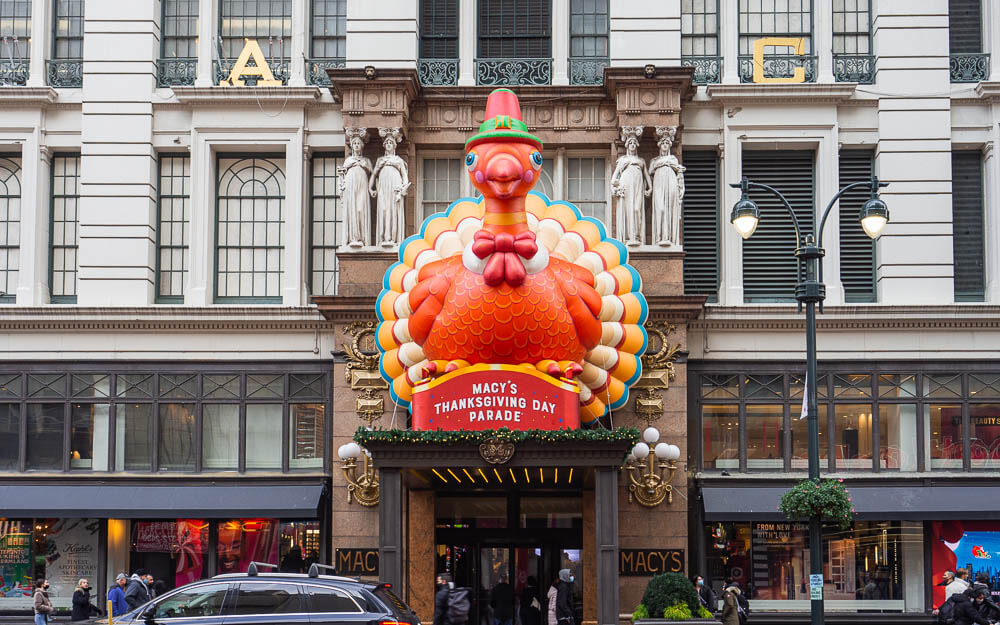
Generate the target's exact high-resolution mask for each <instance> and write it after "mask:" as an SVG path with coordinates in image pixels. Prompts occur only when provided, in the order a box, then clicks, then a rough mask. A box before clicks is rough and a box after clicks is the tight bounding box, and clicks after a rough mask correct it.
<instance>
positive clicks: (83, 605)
mask: <svg viewBox="0 0 1000 625" xmlns="http://www.w3.org/2000/svg"><path fill="white" fill-rule="evenodd" d="M97 614H101V611H100V610H99V609H97V607H95V606H93V605H91V603H90V582H88V581H87V580H85V579H81V580H80V581H79V582H77V584H76V590H74V591H73V612H72V616H71V617H70V620H72V621H74V622H75V621H86V620H87V619H89V618H90V617H91V616H94V615H97Z"/></svg>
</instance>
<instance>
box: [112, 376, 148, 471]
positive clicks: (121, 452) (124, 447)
mask: <svg viewBox="0 0 1000 625" xmlns="http://www.w3.org/2000/svg"><path fill="white" fill-rule="evenodd" d="M119 379H120V378H119ZM115 411H116V412H115V468H116V469H117V470H119V471H121V470H125V471H149V470H151V469H152V468H153V461H152V453H151V449H152V445H153V443H152V440H153V438H152V436H153V406H152V404H118V405H117V406H116V407H115Z"/></svg>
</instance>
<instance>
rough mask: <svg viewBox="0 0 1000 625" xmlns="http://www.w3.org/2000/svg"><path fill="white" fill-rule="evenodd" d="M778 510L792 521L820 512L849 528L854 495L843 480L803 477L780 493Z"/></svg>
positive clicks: (828, 519)
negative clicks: (815, 479)
mask: <svg viewBox="0 0 1000 625" xmlns="http://www.w3.org/2000/svg"><path fill="white" fill-rule="evenodd" d="M778 510H781V512H782V513H784V515H785V516H786V517H788V518H789V520H792V521H801V520H803V519H809V518H811V517H812V516H814V515H818V516H819V517H820V518H821V519H822V520H823V521H825V522H827V523H833V524H836V525H837V526H838V527H840V529H847V528H848V527H850V526H851V523H853V522H854V508H853V507H852V503H851V495H850V493H848V492H847V488H845V487H844V480H842V479H837V480H835V479H825V480H819V481H815V482H814V481H813V480H808V479H806V480H802V481H801V482H799V483H798V484H796V485H795V486H793V487H791V488H789V489H788V490H787V491H786V492H785V494H784V495H782V496H781V504H780V505H779V506H778Z"/></svg>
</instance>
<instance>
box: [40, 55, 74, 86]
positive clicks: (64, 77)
mask: <svg viewBox="0 0 1000 625" xmlns="http://www.w3.org/2000/svg"><path fill="white" fill-rule="evenodd" d="M45 77H46V79H47V81H48V85H49V86H50V87H82V86H83V59H55V60H52V61H46V63H45Z"/></svg>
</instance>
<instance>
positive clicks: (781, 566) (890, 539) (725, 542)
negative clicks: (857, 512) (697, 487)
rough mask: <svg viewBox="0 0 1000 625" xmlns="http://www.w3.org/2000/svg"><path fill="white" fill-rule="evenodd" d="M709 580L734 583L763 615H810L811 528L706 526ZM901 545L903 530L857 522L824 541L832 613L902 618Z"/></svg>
mask: <svg viewBox="0 0 1000 625" xmlns="http://www.w3.org/2000/svg"><path fill="white" fill-rule="evenodd" d="M705 533H706V538H707V541H708V543H707V544H708V564H709V577H710V579H711V582H712V585H713V587H715V588H721V586H722V583H723V580H725V579H727V578H732V579H733V580H735V581H737V582H739V583H740V585H741V586H742V587H743V588H745V589H746V592H747V594H748V596H749V598H750V599H752V600H754V601H755V602H757V607H758V608H760V609H790V610H799V609H806V610H807V609H808V606H809V570H810V564H809V544H808V543H809V540H808V525H805V524H799V523H787V522H756V523H713V524H709V525H706V526H705ZM902 565H903V554H902V541H901V534H900V528H899V525H898V524H895V523H890V522H878V523H868V522H858V523H855V524H854V527H853V528H852V529H849V530H835V529H827V530H825V531H824V535H823V578H824V580H825V586H824V589H823V595H824V599H825V600H826V604H827V608H828V609H841V610H843V609H847V610H851V609H855V610H884V611H900V612H901V611H902V610H903V607H904V604H903V584H902V570H903V569H902Z"/></svg>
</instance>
